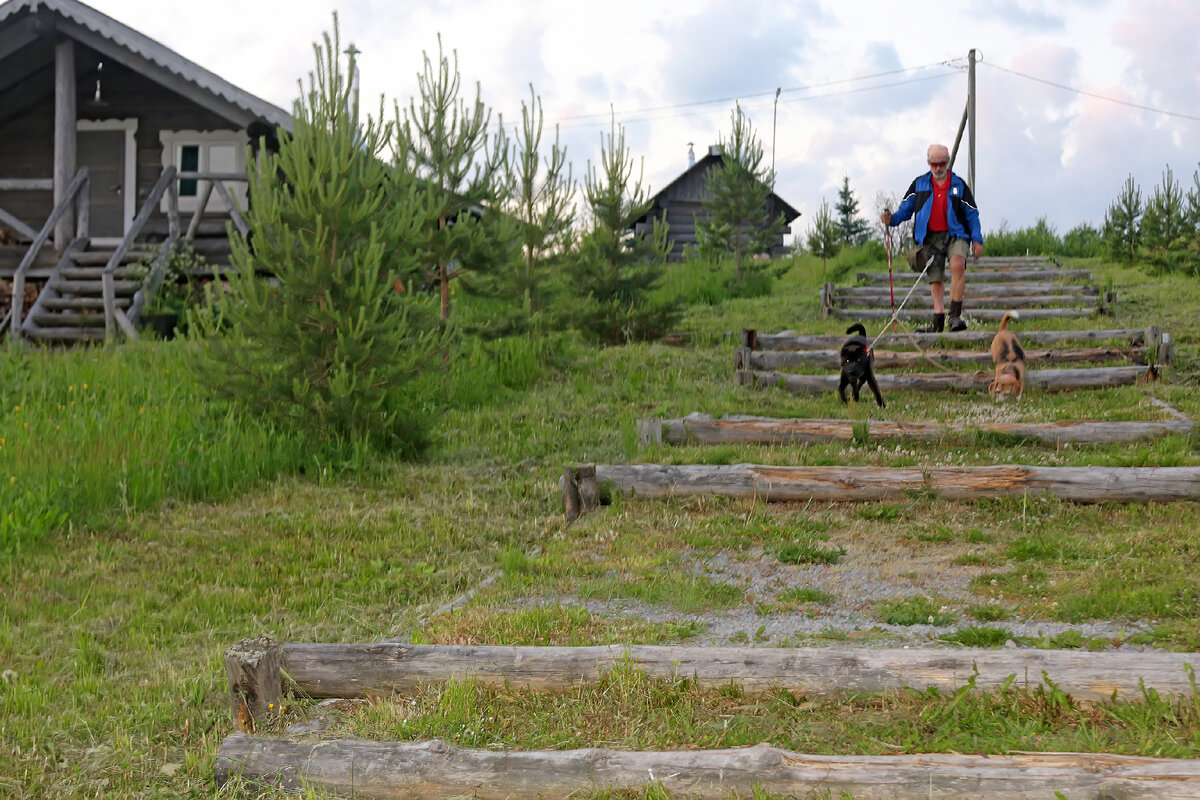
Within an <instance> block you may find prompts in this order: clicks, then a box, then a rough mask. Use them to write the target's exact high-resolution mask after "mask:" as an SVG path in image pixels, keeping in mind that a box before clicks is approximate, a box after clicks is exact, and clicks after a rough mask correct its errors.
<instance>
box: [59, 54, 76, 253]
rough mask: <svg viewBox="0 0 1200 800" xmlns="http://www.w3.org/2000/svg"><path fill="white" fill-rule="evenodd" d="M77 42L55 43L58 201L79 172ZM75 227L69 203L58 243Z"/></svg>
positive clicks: (66, 239) (63, 198)
mask: <svg viewBox="0 0 1200 800" xmlns="http://www.w3.org/2000/svg"><path fill="white" fill-rule="evenodd" d="M77 94H78V92H77V91H76V73H75V42H74V40H73V39H70V38H63V39H60V40H59V41H58V42H57V43H56V44H55V45H54V205H55V206H58V205H59V204H60V203H64V202H65V201H66V200H67V199H68V198H70V196H71V195H70V191H69V189H68V185H69V184H70V183H71V176H73V175H74V174H75V161H76V158H75V155H76V152H75V147H76V135H77V134H76V130H75V129H76V107H75V104H76V95H77ZM74 231H75V209H74V208H73V207H72V206H71V205H68V206H67V207H66V208H65V209H64V212H63V214H62V216H60V217H59V219H58V222H57V223H56V224H55V226H54V247H55V248H56V249H57V250H59V251H61V250H62V249H63V248H65V247H66V246H67V244H68V243H69V242H70V241H71V239H72V238H73V237H72V234H73V233H74Z"/></svg>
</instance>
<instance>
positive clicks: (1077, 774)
mask: <svg viewBox="0 0 1200 800" xmlns="http://www.w3.org/2000/svg"><path fill="white" fill-rule="evenodd" d="M215 769H216V781H217V785H218V786H222V785H224V784H225V783H226V782H228V781H229V780H231V779H234V778H241V779H243V780H247V781H249V782H251V783H255V784H259V785H265V786H270V787H272V789H276V788H278V789H283V790H286V791H296V792H308V791H312V790H317V791H323V792H329V793H332V794H334V795H336V796H341V797H357V798H368V799H371V800H373V799H374V798H380V799H381V800H382V799H383V798H387V800H393V799H394V798H426V797H474V798H478V799H479V800H509V798H514V797H541V798H546V799H547V800H557V799H558V798H564V799H565V798H571V797H580V796H592V795H595V794H597V793H604V792H606V791H615V792H617V793H622V792H631V791H639V790H644V789H646V788H647V787H649V786H651V785H655V784H657V785H658V786H659V787H661V789H662V790H663V792H664V793H665V794H666V795H667V796H670V797H691V798H701V799H702V800H718V799H719V800H727V798H729V797H757V796H759V794H760V793H762V794H770V795H774V796H780V797H817V796H821V797H826V796H828V797H846V796H853V797H855V798H859V800H880V799H881V798H889V800H918V798H919V799H920V800H925V798H930V797H971V798H975V799H976V800H1010V798H1014V797H1050V796H1052V795H1053V794H1054V793H1055V792H1059V793H1060V794H1059V796H1070V797H1091V798H1100V797H1114V798H1115V797H1120V798H1122V800H1164V798H1167V799H1169V798H1184V797H1189V798H1196V797H1200V761H1195V760H1186V759H1171V758H1146V757H1138V756H1119V755H1109V754H1086V753H1016V754H1008V755H956V754H950V755H941V754H921V755H887V756H829V755H808V754H804V753H796V752H792V751H789V750H781V749H778V748H775V747H772V746H770V745H767V744H757V745H754V746H753V747H741V748H732V749H726V750H684V751H665V752H654V751H627V750H603V749H597V748H587V749H580V750H526V751H520V750H505V751H502V752H496V751H492V750H475V749H468V748H463V747H458V746H455V745H452V744H449V743H447V742H443V741H438V740H434V741H427V742H375V741H366V740H362V739H336V740H327V741H318V742H312V741H306V742H292V741H289V740H287V739H280V738H270V739H267V738H258V737H253V736H247V735H245V734H232V735H230V736H228V737H226V739H225V741H224V742H223V743H222V744H221V750H220V753H219V754H218V756H217V760H216V765H215Z"/></svg>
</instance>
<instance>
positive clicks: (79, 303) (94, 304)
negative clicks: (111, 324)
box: [42, 297, 133, 312]
mask: <svg viewBox="0 0 1200 800" xmlns="http://www.w3.org/2000/svg"><path fill="white" fill-rule="evenodd" d="M131 305H133V298H131V297H118V298H116V306H117V308H129V307H130V306H131ZM42 308H45V309H46V310H48V311H68V310H87V309H92V310H96V311H101V312H103V311H104V298H103V297H47V298H45V299H44V300H42Z"/></svg>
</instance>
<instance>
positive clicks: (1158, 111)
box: [980, 62, 1200, 122]
mask: <svg viewBox="0 0 1200 800" xmlns="http://www.w3.org/2000/svg"><path fill="white" fill-rule="evenodd" d="M980 63H981V64H983V65H984V66H985V67H991V68H992V69H998V70H1000V71H1001V72H1007V73H1008V74H1010V75H1016V76H1017V77H1018V78H1024V79H1026V80H1030V81H1034V82H1036V83H1042V84H1045V85H1046V86H1053V87H1055V88H1056V89H1064V90H1066V91H1068V92H1074V93H1075V94H1081V95H1084V96H1085V97H1093V98H1095V99H1097V100H1104V101H1106V102H1109V103H1116V104H1117V105H1122V106H1128V107H1129V108H1136V109H1139V110H1141V111H1150V112H1152V113H1155V114H1164V115H1166V116H1168V117H1178V118H1179V119H1187V120H1192V121H1194V122H1200V117H1197V116H1194V115H1192V114H1182V113H1180V112H1178V111H1168V110H1166V109H1165V108H1155V107H1154V106H1147V105H1142V104H1141V103H1131V102H1130V101H1128V100H1119V99H1117V98H1116V97H1109V96H1107V95H1103V94H1099V93H1098V92H1089V91H1088V90H1087V89H1079V88H1077V87H1075V86H1068V85H1067V84H1065V83H1056V82H1054V81H1049V80H1046V79H1045V78H1039V77H1037V76H1036V75H1029V74H1027V73H1024V72H1019V71H1017V70H1015V69H1008V68H1007V67H1001V66H999V65H997V64H992V63H990V62H980Z"/></svg>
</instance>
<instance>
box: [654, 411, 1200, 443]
mask: <svg viewBox="0 0 1200 800" xmlns="http://www.w3.org/2000/svg"><path fill="white" fill-rule="evenodd" d="M638 422H639V428H638V429H639V430H643V426H644V429H646V430H654V431H655V432H656V438H654V439H653V440H647V441H644V443H645V444H664V443H665V444H791V443H795V442H825V441H850V440H851V439H853V438H854V437H855V426H856V425H857V426H862V425H866V433H867V438H868V439H918V440H940V439H946V438H953V437H961V436H968V435H971V434H974V433H976V432H982V433H995V434H1003V435H1005V436H1020V437H1022V438H1025V439H1032V440H1035V441H1039V442H1045V443H1047V444H1054V445H1058V444H1064V443H1066V442H1071V443H1076V444H1109V443H1114V442H1134V441H1139V440H1142V439H1148V438H1153V437H1157V436H1169V435H1181V436H1186V435H1188V434H1189V433H1191V431H1192V427H1193V424H1194V423H1193V422H1192V421H1191V420H1189V419H1186V418H1184V419H1173V420H1170V421H1166V422H1107V421H1081V422H1023V423H1022V422H1016V423H974V424H965V423H955V422H897V421H892V420H865V421H862V422H854V421H852V420H845V419H775V418H771V417H750V416H727V417H722V418H720V419H713V418H711V417H708V416H706V415H703V414H689V415H688V416H686V417H684V418H682V419H666V420H658V419H656V420H639V421H638ZM860 430H861V428H860Z"/></svg>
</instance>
